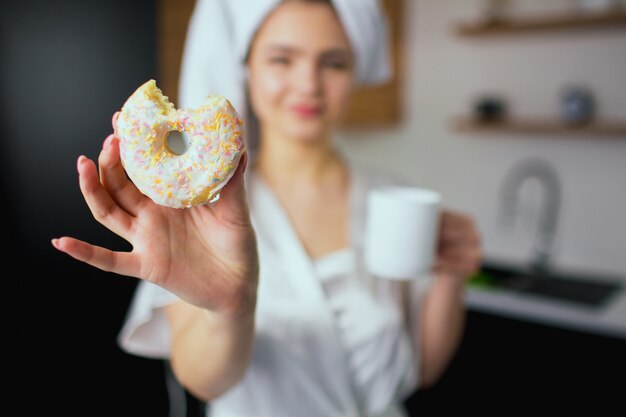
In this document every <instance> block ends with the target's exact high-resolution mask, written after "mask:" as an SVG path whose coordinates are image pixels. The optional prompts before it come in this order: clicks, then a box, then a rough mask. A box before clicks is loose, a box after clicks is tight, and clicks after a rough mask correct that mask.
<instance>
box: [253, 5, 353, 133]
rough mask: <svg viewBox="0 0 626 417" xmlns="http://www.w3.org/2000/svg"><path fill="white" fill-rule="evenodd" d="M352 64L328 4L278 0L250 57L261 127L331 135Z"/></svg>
mask: <svg viewBox="0 0 626 417" xmlns="http://www.w3.org/2000/svg"><path fill="white" fill-rule="evenodd" d="M353 67H354V57H353V53H352V50H351V48H350V44H349V41H348V38H347V36H346V34H345V32H344V30H343V27H342V25H341V23H340V21H339V19H338V18H337V16H336V14H335V12H334V11H333V9H332V8H331V7H330V6H329V5H326V4H323V3H308V2H303V1H288V2H285V3H283V4H281V5H279V6H278V7H277V8H276V9H275V10H274V11H273V12H272V13H271V14H270V15H269V16H268V18H267V19H266V20H265V22H264V23H263V25H262V26H261V28H260V29H259V31H258V33H257V35H256V37H255V39H254V42H253V44H252V46H251V49H250V55H249V57H248V82H249V84H248V86H249V93H250V100H251V104H252V108H253V110H254V113H255V114H256V116H257V118H258V119H259V122H260V123H261V126H262V132H263V133H264V134H269V135H276V134H278V135H282V136H285V137H288V138H290V139H295V140H300V141H313V140H316V139H319V138H322V137H325V136H326V135H328V132H329V130H330V129H331V128H332V126H333V125H335V124H336V123H337V122H338V121H339V120H340V119H341V117H342V115H343V112H344V110H345V108H346V106H347V102H348V100H349V97H350V93H351V91H352V86H353Z"/></svg>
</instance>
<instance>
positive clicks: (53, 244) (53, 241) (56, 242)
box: [51, 239, 59, 249]
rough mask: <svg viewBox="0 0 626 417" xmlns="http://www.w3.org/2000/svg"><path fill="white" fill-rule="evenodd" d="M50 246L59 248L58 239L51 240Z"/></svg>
mask: <svg viewBox="0 0 626 417" xmlns="http://www.w3.org/2000/svg"><path fill="white" fill-rule="evenodd" d="M51 242H52V246H54V247H55V248H57V249H58V248H59V239H52V240H51Z"/></svg>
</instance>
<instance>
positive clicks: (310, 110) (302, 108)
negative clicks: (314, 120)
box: [291, 104, 322, 118]
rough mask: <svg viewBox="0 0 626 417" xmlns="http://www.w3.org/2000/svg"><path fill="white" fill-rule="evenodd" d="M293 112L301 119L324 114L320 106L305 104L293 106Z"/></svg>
mask: <svg viewBox="0 0 626 417" xmlns="http://www.w3.org/2000/svg"><path fill="white" fill-rule="evenodd" d="M291 110H292V111H293V112H294V113H295V114H297V115H298V116H300V117H306V118H309V117H316V116H319V115H320V113H321V112H322V108H321V107H320V106H309V105H305V104H296V105H294V106H291Z"/></svg>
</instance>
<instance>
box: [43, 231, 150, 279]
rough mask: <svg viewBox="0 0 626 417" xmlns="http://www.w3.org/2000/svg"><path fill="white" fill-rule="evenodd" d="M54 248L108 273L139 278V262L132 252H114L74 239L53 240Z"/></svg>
mask: <svg viewBox="0 0 626 417" xmlns="http://www.w3.org/2000/svg"><path fill="white" fill-rule="evenodd" d="M52 246H54V247H55V248H56V249H57V250H59V251H61V252H65V253H67V254H68V255H70V256H71V257H72V258H74V259H77V260H79V261H82V262H85V263H87V264H89V265H91V266H95V267H96V268H99V269H102V270H103V271H107V272H114V273H116V274H120V275H128V276H133V277H138V273H139V271H140V267H139V262H138V260H137V258H136V257H135V256H134V255H133V254H132V252H113V251H111V250H109V249H106V248H102V247H100V246H95V245H92V244H90V243H87V242H83V241H82V240H78V239H74V238H72V237H61V238H59V239H52Z"/></svg>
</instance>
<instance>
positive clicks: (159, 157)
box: [116, 80, 244, 208]
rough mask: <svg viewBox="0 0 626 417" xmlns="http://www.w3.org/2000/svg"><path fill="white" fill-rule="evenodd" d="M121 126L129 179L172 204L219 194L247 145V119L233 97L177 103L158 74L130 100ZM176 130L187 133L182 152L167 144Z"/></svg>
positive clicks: (122, 151)
mask: <svg viewBox="0 0 626 417" xmlns="http://www.w3.org/2000/svg"><path fill="white" fill-rule="evenodd" d="M116 128H117V136H118V138H119V139H120V160H121V162H122V166H123V167H124V170H125V171H126V174H127V175H128V177H129V179H130V180H131V181H132V182H133V183H134V184H135V186H136V187H137V188H138V189H139V191H141V192H142V193H143V194H145V195H146V196H148V197H150V199H152V201H154V202H155V203H157V204H160V205H162V206H167V207H173V208H189V207H194V206H198V205H201V204H206V203H210V202H212V201H215V200H217V198H219V191H220V189H222V187H224V185H226V183H227V182H228V180H230V178H231V177H232V175H233V174H234V172H235V170H236V168H237V165H238V164H239V159H240V158H241V155H242V153H243V150H244V136H243V121H242V120H241V118H240V117H239V115H238V114H237V111H236V110H235V109H234V107H233V106H232V104H231V103H230V101H229V100H228V99H226V98H225V97H222V96H219V95H208V96H207V97H206V98H205V100H204V102H203V103H202V105H201V106H199V107H197V108H194V109H176V108H175V107H174V105H173V104H172V103H171V102H170V101H169V99H168V97H167V96H165V95H163V93H162V91H161V90H160V89H159V87H157V84H156V81H155V80H149V81H146V82H145V83H144V84H143V85H141V86H140V87H139V88H137V90H135V92H134V93H133V94H132V95H131V96H130V97H129V98H128V99H127V100H126V102H125V103H124V105H123V107H122V109H121V111H120V114H119V117H118V119H117V124H116ZM172 131H178V132H181V134H182V133H185V134H186V136H187V138H188V142H189V143H188V144H187V149H186V151H185V152H184V153H182V154H180V155H179V154H177V153H175V152H174V151H172V149H170V147H169V146H168V141H167V138H168V135H169V132H172Z"/></svg>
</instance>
